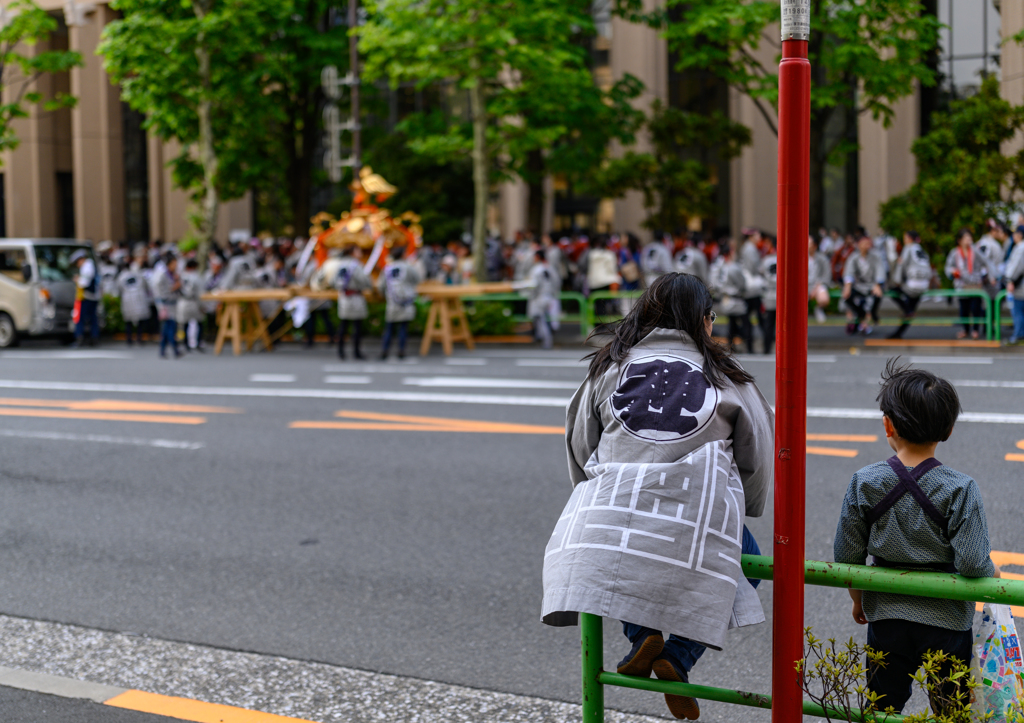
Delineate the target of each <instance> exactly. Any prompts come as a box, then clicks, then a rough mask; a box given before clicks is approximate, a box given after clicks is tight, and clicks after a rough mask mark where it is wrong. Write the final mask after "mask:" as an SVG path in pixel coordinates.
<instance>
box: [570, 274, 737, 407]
mask: <svg viewBox="0 0 1024 723" xmlns="http://www.w3.org/2000/svg"><path fill="white" fill-rule="evenodd" d="M713 304H714V300H713V299H712V298H711V292H710V291H708V287H707V286H705V285H704V282H703V281H701V280H700V279H698V278H697V277H696V276H693V275H691V274H680V273H675V272H673V273H669V274H664V275H663V276H659V277H658V279H657V280H656V281H655V282H654V283H653V284H651V286H650V288H648V289H647V291H645V292H644V293H643V296H641V297H640V298H639V299H637V300H636V303H635V304H634V305H633V308H632V309H630V311H629V313H628V314H626V318H624V319H623V320H622V321H620V322H619V323H618V324H617V325H616V326H615V328H614V329H613V331H612V334H613V335H614V336H613V338H612V340H611V341H610V342H608V343H607V344H605V345H604V346H603V347H602V348H601V349H599V350H598V351H596V352H594V353H593V354H591V355H590V371H589V372H588V374H587V377H588V378H589V379H597V377H599V376H601V375H602V374H604V373H605V372H606V371H608V369H609V368H611V366H612V365H613V364H621V363H622V362H623V361H624V360H625V358H626V356H627V355H628V354H629V350H630V349H632V348H633V347H634V346H636V345H637V344H639V343H640V342H641V341H642V340H643V338H644V337H645V336H647V335H648V334H650V333H651V332H652V331H654V330H655V329H678V330H679V331H684V332H686V333H687V334H689V336H690V338H691V339H693V343H694V344H695V345H696V347H697V351H699V352H700V353H701V356H703V357H704V376H705V377H707V379H708V381H709V382H711V383H712V384H714V385H715V386H716V387H719V388H721V386H722V385H723V384H724V383H725V379H724V378H723V377H727V378H728V379H729V380H730V381H732V382H733V383H735V384H749V383H750V382H753V381H754V378H753V377H752V376H750V375H749V374H748V373H747V372H745V371H744V370H743V368H742V367H740V365H739V363H738V362H737V361H736V360H735V359H734V358H733V356H732V355H731V354H730V353H729V351H728V350H727V349H726V348H725V346H723V345H722V344H719V343H718V342H717V341H715V340H714V339H712V338H711V336H710V335H709V334H708V331H707V329H706V328H705V326H704V319H705V318H707V316H708V314H710V313H711V307H712V306H713Z"/></svg>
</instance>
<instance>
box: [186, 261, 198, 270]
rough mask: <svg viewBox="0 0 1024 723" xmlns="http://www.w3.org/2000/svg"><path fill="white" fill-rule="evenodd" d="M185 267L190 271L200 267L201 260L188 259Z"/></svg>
mask: <svg viewBox="0 0 1024 723" xmlns="http://www.w3.org/2000/svg"><path fill="white" fill-rule="evenodd" d="M185 268H186V269H188V270H190V271H191V270H192V269H198V268H199V262H198V261H196V260H195V259H189V260H188V261H186V262H185Z"/></svg>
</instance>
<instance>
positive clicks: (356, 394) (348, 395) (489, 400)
mask: <svg viewBox="0 0 1024 723" xmlns="http://www.w3.org/2000/svg"><path fill="white" fill-rule="evenodd" d="M0 389H41V390H47V391H63V392H104V393H107V394H111V393H113V394H178V395H183V396H199V397H280V398H290V399H349V400H366V401H374V402H428V403H442V404H493V405H498V406H508V407H558V408H564V407H565V406H566V405H567V404H568V403H569V398H568V397H532V396H531V397H518V396H510V395H498V394H444V393H440V392H379V391H375V392H369V391H367V392H363V391H356V390H345V391H341V390H338V389H296V388H291V389H285V388H274V387H262V388H261V387H178V386H165V385H156V384H153V385H150V384H101V383H96V382H43V381H23V380H17V379H0ZM807 416H808V417H820V418H828V419H879V418H881V416H882V413H881V412H880V411H878V410H877V409H848V408H839V407H837V408H831V407H808V409H807ZM960 420H961V421H964V422H981V423H989V424H1024V414H1002V413H999V412H964V413H963V414H961V415H960Z"/></svg>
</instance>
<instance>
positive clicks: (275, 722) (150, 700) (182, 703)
mask: <svg viewBox="0 0 1024 723" xmlns="http://www.w3.org/2000/svg"><path fill="white" fill-rule="evenodd" d="M103 705H109V706H111V707H113V708H124V709H126V710H135V711H138V712H140V713H152V714H154V715H162V716H166V717H168V718H178V719H179V720H186V721H194V723H310V722H309V721H306V720H303V719H301V718H288V717H285V716H283V715H274V714H273V713H262V712H260V711H256V710H246V709H245V708H235V707H234V706H230V705H220V704H218V703H204V702H203V701H201V700H189V699H188V698H174V697H172V696H169V695H158V694H156V693H146V692H144V691H141V690H129V691H125V692H124V693H121V695H118V696H115V697H113V698H111V699H110V700H108V701H106V702H104V704H103Z"/></svg>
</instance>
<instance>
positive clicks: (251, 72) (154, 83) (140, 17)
mask: <svg viewBox="0 0 1024 723" xmlns="http://www.w3.org/2000/svg"><path fill="white" fill-rule="evenodd" d="M112 5H113V7H114V9H116V10H118V11H119V12H120V13H121V15H122V19H121V20H118V21H116V22H113V23H111V24H109V25H108V26H107V27H106V28H105V29H104V33H103V41H102V43H101V44H100V47H99V50H98V52H99V53H100V54H101V55H102V56H103V57H104V65H105V67H106V69H107V72H108V73H109V74H110V76H111V78H112V79H113V80H114V81H115V82H117V83H119V84H120V85H121V97H122V98H123V99H124V100H125V101H126V102H127V103H128V104H129V105H130V106H131V107H132V108H134V109H135V110H138V111H140V112H142V113H145V114H146V127H147V128H148V129H149V130H151V131H153V132H155V133H156V135H158V136H159V137H160V138H161V139H163V140H176V141H178V142H179V143H180V145H181V152H180V154H179V155H178V157H177V158H175V159H174V160H173V161H172V162H171V163H172V166H173V172H174V173H173V175H174V181H175V184H176V185H177V186H178V187H180V188H183V189H186V190H188V191H189V192H190V194H191V196H192V199H193V201H195V202H196V203H197V204H198V206H199V209H198V212H196V213H194V214H192V215H191V218H190V220H191V222H192V226H193V231H194V233H195V234H196V236H197V238H198V241H199V243H200V258H201V259H204V260H205V256H206V254H205V249H206V248H208V246H209V244H210V243H211V241H212V239H213V234H214V232H215V230H216V227H217V215H218V212H219V207H220V203H221V201H222V200H230V199H232V198H239V197H240V196H242V195H243V194H244V193H245V192H246V190H248V189H249V188H250V187H251V186H253V185H254V184H255V183H256V182H257V181H258V179H259V178H260V177H261V175H262V173H263V172H264V170H265V168H266V164H267V163H268V162H269V161H270V160H271V159H272V156H271V154H266V153H263V152H261V150H262V147H263V146H264V145H265V143H266V141H265V138H264V133H265V130H264V129H265V128H266V125H267V122H268V120H269V119H273V118H275V117H276V114H277V112H278V111H277V109H276V108H275V107H274V106H273V104H272V103H271V101H270V98H269V95H268V94H267V93H265V92H264V91H265V89H266V84H267V82H268V77H267V73H266V68H265V65H264V64H263V62H262V60H263V53H264V40H265V39H266V38H268V37H269V36H270V35H271V33H272V32H273V30H274V29H275V28H277V27H279V25H280V21H281V18H280V15H279V12H280V11H279V9H278V8H276V7H275V5H274V4H272V3H270V2H266V1H264V0H192V2H187V1H186V2H182V0H115V2H114V3H112Z"/></svg>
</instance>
